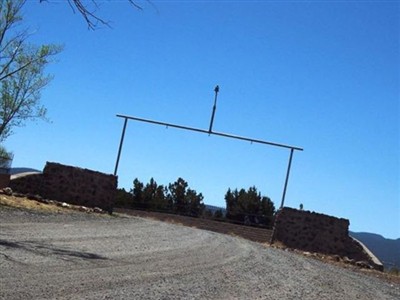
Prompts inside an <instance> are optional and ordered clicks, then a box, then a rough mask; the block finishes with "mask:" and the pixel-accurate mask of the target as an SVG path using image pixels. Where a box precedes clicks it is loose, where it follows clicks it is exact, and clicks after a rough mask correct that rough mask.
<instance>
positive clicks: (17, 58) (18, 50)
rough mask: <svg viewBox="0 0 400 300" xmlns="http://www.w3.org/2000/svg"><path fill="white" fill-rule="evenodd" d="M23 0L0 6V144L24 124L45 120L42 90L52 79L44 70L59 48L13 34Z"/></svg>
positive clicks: (24, 33) (4, 1)
mask: <svg viewBox="0 0 400 300" xmlns="http://www.w3.org/2000/svg"><path fill="white" fill-rule="evenodd" d="M25 2H26V1H25V0H2V1H1V2H0V97H1V99H0V142H1V141H4V140H5V139H6V138H7V137H8V136H9V135H10V134H12V129H13V128H14V127H16V126H22V125H24V123H25V121H27V120H35V119H45V117H46V109H45V108H44V106H43V105H41V103H40V96H41V91H42V89H43V88H44V87H45V86H46V85H47V84H48V83H49V82H50V81H51V79H52V77H51V76H50V75H46V74H45V73H44V70H45V67H46V66H47V65H48V64H49V63H50V62H51V61H52V58H53V57H54V56H55V55H56V54H58V53H59V52H60V51H61V50H62V47H60V46H56V45H50V44H49V45H42V46H36V45H33V44H30V43H28V42H27V39H28V38H29V34H28V33H27V30H23V31H17V28H16V27H17V26H19V25H20V23H21V22H22V16H21V9H22V7H23V5H24V4H25Z"/></svg>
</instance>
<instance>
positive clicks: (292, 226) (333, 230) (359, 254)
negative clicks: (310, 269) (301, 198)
mask: <svg viewBox="0 0 400 300" xmlns="http://www.w3.org/2000/svg"><path fill="white" fill-rule="evenodd" d="M349 224H350V223H349V220H346V219H340V218H335V217H331V216H328V215H324V214H319V213H315V212H309V211H303V210H297V209H292V208H288V207H284V208H282V209H281V210H279V211H278V213H277V215H276V218H275V224H274V233H273V238H272V241H279V242H281V243H283V244H284V245H285V246H287V247H290V248H295V249H300V250H304V251H309V252H317V253H324V254H331V255H339V256H341V257H347V258H349V259H351V260H354V261H358V262H360V261H364V262H368V264H369V265H371V266H372V267H377V266H375V263H374V261H373V260H372V259H371V257H370V256H369V255H368V254H367V253H366V252H365V251H364V250H363V247H362V246H361V245H360V244H359V243H357V242H356V241H355V240H353V239H352V238H351V237H350V236H349ZM378 268H379V267H378Z"/></svg>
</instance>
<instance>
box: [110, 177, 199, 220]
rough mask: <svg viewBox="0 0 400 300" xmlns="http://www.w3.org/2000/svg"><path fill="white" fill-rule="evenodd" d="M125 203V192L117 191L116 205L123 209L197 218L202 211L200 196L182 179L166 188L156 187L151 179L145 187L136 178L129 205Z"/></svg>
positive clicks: (126, 199)
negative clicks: (153, 211) (169, 213)
mask: <svg viewBox="0 0 400 300" xmlns="http://www.w3.org/2000/svg"><path fill="white" fill-rule="evenodd" d="M127 202H128V198H127V193H126V192H125V190H119V193H118V196H117V203H118V205H120V206H124V207H127V206H128V205H129V206H131V207H132V208H138V209H145V210H155V211H166V212H171V213H177V214H181V215H188V216H193V217H199V216H200V215H201V214H202V213H203V211H204V204H203V196H202V194H201V193H200V194H197V192H196V191H195V190H193V189H190V188H189V186H188V183H187V182H186V181H185V180H184V179H182V178H178V179H177V180H176V181H175V182H174V183H170V184H169V185H168V188H167V187H165V186H163V185H158V184H157V182H156V181H155V180H154V179H153V178H151V179H150V181H149V182H148V183H147V184H146V185H144V184H143V183H142V182H141V181H140V180H139V179H137V178H136V179H135V180H134V181H133V189H132V190H131V193H130V199H129V203H130V204H128V203H127Z"/></svg>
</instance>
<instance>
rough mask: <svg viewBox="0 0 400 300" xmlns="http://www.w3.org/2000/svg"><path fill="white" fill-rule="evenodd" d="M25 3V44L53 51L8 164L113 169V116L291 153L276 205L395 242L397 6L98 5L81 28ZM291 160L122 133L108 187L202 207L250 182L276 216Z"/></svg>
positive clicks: (155, 132) (63, 12) (69, 16)
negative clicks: (91, 23) (44, 116)
mask: <svg viewBox="0 0 400 300" xmlns="http://www.w3.org/2000/svg"><path fill="white" fill-rule="evenodd" d="M38 2H39V1H38V0H31V1H29V2H28V4H27V5H26V7H25V24H26V25H27V26H29V27H30V29H31V30H32V31H34V32H35V35H34V36H32V39H31V41H32V42H35V43H49V42H51V43H58V44H64V45H65V49H64V51H63V52H62V53H61V54H60V55H59V57H58V62H57V63H55V64H52V65H51V66H50V67H49V68H48V71H49V72H50V73H52V74H54V75H55V78H54V80H53V81H52V83H51V84H50V85H49V86H48V87H47V88H46V90H45V91H44V92H43V94H42V102H43V104H44V105H45V106H46V107H47V108H48V117H49V118H50V119H51V122H50V123H46V122H30V123H28V124H27V126H26V127H22V128H18V129H17V130H16V131H15V134H14V135H13V136H11V137H10V138H9V139H8V140H7V141H6V146H7V148H8V149H9V150H12V151H13V152H14V154H15V159H14V163H13V165H14V167H33V168H37V169H42V168H43V167H44V165H45V163H46V161H55V162H60V163H64V164H68V165H74V166H80V167H84V168H89V169H94V170H98V171H101V172H105V173H112V172H113V171H114V165H115V159H116V155H117V149H118V144H119V139H120V135H121V130H122V125H123V120H122V119H119V118H117V117H116V116H115V115H116V114H118V113H121V114H127V115H132V116H138V117H143V118H150V119H155V120H160V121H165V122H171V123H176V124H181V125H187V126H193V127H198V128H204V129H208V126H209V120H210V115H211V109H212V104H213V99H214V92H213V89H214V87H215V85H216V84H219V86H220V93H219V98H218V107H217V112H216V117H215V122H214V130H215V131H221V132H227V133H232V134H237V135H242V136H249V137H254V138H258V139H264V140H269V141H274V142H280V143H286V144H290V145H295V146H300V147H303V148H304V152H295V155H294V159H293V165H292V173H291V177H290V181H289V188H288V192H287V198H286V205H287V206H291V207H295V208H297V207H299V205H300V203H302V204H303V205H304V208H305V209H307V210H311V211H316V212H320V213H325V214H329V215H334V216H337V217H343V218H347V219H349V220H350V223H351V225H350V229H351V230H353V231H368V232H375V233H379V234H382V235H384V236H385V237H388V238H399V237H400V203H399V202H400V198H399V197H400V196H399V185H400V183H399V164H400V162H399V114H400V111H399V83H400V81H399V65H400V60H399V44H400V43H399V27H400V26H399V25H400V24H399V19H400V12H399V11H400V6H399V5H400V4H399V2H398V1H376V2H374V1H309V2H304V1H283V2H280V1H232V2H231V1H153V4H154V7H153V6H151V5H149V4H148V3H147V2H141V3H142V4H143V8H144V10H143V11H138V10H135V9H134V8H132V7H130V6H129V5H128V4H127V1H105V2H101V7H100V8H99V11H98V13H99V15H101V16H102V17H104V18H105V19H108V20H111V21H112V27H113V29H109V28H106V27H103V28H101V29H99V30H96V31H89V30H87V27H86V25H85V23H84V21H83V19H82V18H81V17H80V16H79V15H77V14H76V15H74V14H73V13H72V11H71V8H70V7H69V6H68V5H67V4H66V3H65V1H48V2H49V3H43V4H39V3H38ZM288 156H289V151H288V150H285V149H280V148H274V147H267V146H263V145H257V144H250V143H247V142H240V141H235V140H228V139H224V138H220V137H217V136H207V135H202V134H195V133H191V132H186V131H180V130H176V129H172V128H169V129H166V128H164V127H161V126H154V125H149V124H144V123H139V122H129V123H128V128H127V132H126V137H125V144H124V148H123V153H122V157H121V162H120V168H119V172H118V175H119V186H120V187H125V188H126V189H129V188H130V187H131V185H132V181H133V179H134V178H136V177H138V178H139V179H140V180H141V181H143V182H147V181H148V180H149V179H150V177H154V178H155V180H156V181H157V182H158V183H159V184H168V183H169V182H173V181H175V180H176V179H177V178H178V177H183V178H184V179H185V180H187V181H188V182H189V186H190V187H191V188H193V189H195V190H197V191H198V192H202V193H203V195H204V197H205V203H207V204H212V205H217V206H225V201H224V194H225V192H226V190H227V189H228V188H229V187H230V188H242V187H243V188H246V189H247V188H248V187H250V186H253V185H255V186H256V187H257V188H258V189H259V190H260V191H261V192H262V194H264V195H268V196H269V197H271V199H272V200H273V201H274V203H275V205H276V206H277V207H278V206H279V205H280V201H281V196H282V189H283V184H284V179H285V174H286V168H287V161H288Z"/></svg>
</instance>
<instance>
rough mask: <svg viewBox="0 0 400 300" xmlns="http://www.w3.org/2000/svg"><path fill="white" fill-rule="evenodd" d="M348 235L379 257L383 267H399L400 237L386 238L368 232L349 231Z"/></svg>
mask: <svg viewBox="0 0 400 300" xmlns="http://www.w3.org/2000/svg"><path fill="white" fill-rule="evenodd" d="M350 235H351V236H352V237H354V238H356V239H357V240H359V241H360V242H362V243H363V244H364V245H365V246H367V247H368V249H369V250H371V251H372V253H374V254H375V255H376V257H378V258H379V260H380V261H381V262H382V264H383V265H384V267H385V269H391V268H393V267H396V268H397V269H400V238H398V239H396V240H393V239H387V238H384V237H383V236H381V235H379V234H375V233H369V232H350Z"/></svg>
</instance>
